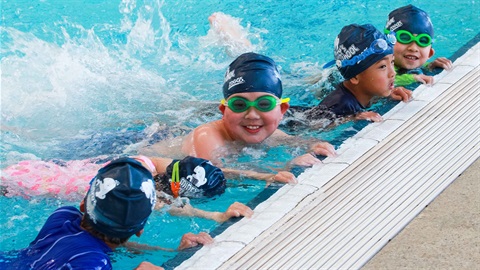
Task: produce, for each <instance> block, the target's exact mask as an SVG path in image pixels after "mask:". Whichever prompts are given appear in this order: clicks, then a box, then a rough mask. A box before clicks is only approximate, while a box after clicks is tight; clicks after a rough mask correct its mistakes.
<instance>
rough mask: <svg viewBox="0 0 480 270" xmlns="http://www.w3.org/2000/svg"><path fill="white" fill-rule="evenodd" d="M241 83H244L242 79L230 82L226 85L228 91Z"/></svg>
mask: <svg viewBox="0 0 480 270" xmlns="http://www.w3.org/2000/svg"><path fill="white" fill-rule="evenodd" d="M242 83H245V80H244V79H243V77H238V78H236V79H235V80H232V81H230V82H229V83H228V90H230V88H232V87H234V86H236V85H239V84H242Z"/></svg>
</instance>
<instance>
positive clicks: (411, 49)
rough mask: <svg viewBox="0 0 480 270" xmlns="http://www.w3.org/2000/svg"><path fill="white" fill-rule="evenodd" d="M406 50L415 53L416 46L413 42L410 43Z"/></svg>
mask: <svg viewBox="0 0 480 270" xmlns="http://www.w3.org/2000/svg"><path fill="white" fill-rule="evenodd" d="M407 48H408V50H409V51H415V52H416V51H418V45H417V43H416V42H415V41H412V42H410V44H408V47H407Z"/></svg>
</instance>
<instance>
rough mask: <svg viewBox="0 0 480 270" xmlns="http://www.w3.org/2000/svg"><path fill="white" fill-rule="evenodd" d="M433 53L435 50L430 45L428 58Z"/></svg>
mask: <svg viewBox="0 0 480 270" xmlns="http://www.w3.org/2000/svg"><path fill="white" fill-rule="evenodd" d="M434 54H435V50H434V49H433V48H432V47H430V54H429V55H428V58H430V57H432V56H433V55H434Z"/></svg>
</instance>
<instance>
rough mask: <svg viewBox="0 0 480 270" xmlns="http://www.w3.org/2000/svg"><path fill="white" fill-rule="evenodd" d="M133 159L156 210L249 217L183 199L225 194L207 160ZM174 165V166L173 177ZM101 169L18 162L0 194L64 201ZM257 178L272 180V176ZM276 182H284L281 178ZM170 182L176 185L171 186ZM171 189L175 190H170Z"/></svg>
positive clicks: (238, 208) (5, 174) (239, 207)
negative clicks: (146, 177)
mask: <svg viewBox="0 0 480 270" xmlns="http://www.w3.org/2000/svg"><path fill="white" fill-rule="evenodd" d="M133 159H136V160H138V161H140V162H141V163H142V164H143V165H144V166H145V167H146V168H148V169H149V170H150V172H151V173H152V174H153V175H154V176H155V180H156V185H157V191H158V192H157V195H159V198H160V199H161V200H158V203H157V207H156V208H157V209H160V208H162V207H163V206H166V205H171V206H170V209H169V212H170V213H171V214H173V215H182V216H198V217H202V218H207V219H212V220H215V221H217V222H224V221H226V220H228V219H229V218H231V217H239V216H246V217H250V216H251V215H252V214H253V211H252V210H251V209H250V208H249V207H247V206H246V205H244V204H242V203H239V202H235V203H233V204H232V205H230V206H229V207H228V209H227V210H226V211H225V212H223V213H222V212H207V211H202V210H200V209H196V208H193V207H192V206H191V205H190V204H189V202H188V199H187V198H193V197H212V196H215V195H220V194H222V193H223V192H224V190H225V183H226V180H225V177H224V174H223V172H222V171H221V170H220V169H219V168H217V167H215V166H213V165H212V164H211V163H210V162H209V161H207V160H204V159H200V158H193V157H186V158H184V159H183V160H180V161H178V160H172V159H169V158H153V157H152V158H147V157H145V156H136V157H133ZM174 164H177V165H176V168H177V170H176V171H175V174H174V173H173V172H174V170H173V166H174ZM101 166H103V165H101V164H96V163H93V162H92V160H83V161H69V162H66V163H64V164H61V165H59V164H58V162H57V163H55V162H45V161H22V162H20V163H18V164H15V165H12V166H10V167H7V168H6V169H4V170H2V176H1V178H2V188H3V193H4V195H6V196H28V197H30V196H42V195H43V196H45V195H47V196H56V197H58V198H64V199H72V198H75V197H78V196H83V194H85V192H86V190H87V189H88V187H89V185H88V183H89V181H90V180H91V179H92V177H93V176H95V173H96V171H97V170H98V169H99V168H100V167H101ZM232 171H233V170H232ZM229 173H230V174H234V173H236V172H235V171H233V172H230V171H229ZM252 173H253V172H252ZM173 176H177V178H174V177H173ZM261 176H263V177H264V178H274V177H275V176H276V175H273V174H264V175H263V174H261ZM277 178H279V179H284V178H283V176H282V175H279V176H278V177H277ZM173 179H176V181H173ZM174 182H175V183H176V184H172V183H174ZM174 187H176V188H178V190H176V191H175V190H173V188H174Z"/></svg>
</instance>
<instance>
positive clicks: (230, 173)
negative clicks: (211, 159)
mask: <svg viewBox="0 0 480 270" xmlns="http://www.w3.org/2000/svg"><path fill="white" fill-rule="evenodd" d="M220 169H221V170H222V172H223V173H224V174H225V177H226V178H228V179H238V178H240V177H242V176H243V177H247V178H252V179H256V180H263V181H267V182H281V183H287V184H296V183H297V178H295V175H293V173H291V172H288V171H279V172H278V173H276V174H273V173H261V172H256V171H251V170H237V169H230V168H220Z"/></svg>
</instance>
